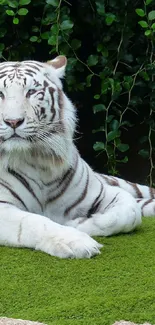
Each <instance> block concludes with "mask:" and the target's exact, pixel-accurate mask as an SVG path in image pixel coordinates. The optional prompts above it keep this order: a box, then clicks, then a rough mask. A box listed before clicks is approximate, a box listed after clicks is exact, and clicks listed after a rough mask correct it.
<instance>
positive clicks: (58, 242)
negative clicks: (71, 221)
mask: <svg viewBox="0 0 155 325" xmlns="http://www.w3.org/2000/svg"><path fill="white" fill-rule="evenodd" d="M101 247H102V245H101V244H99V243H97V242H96V241H95V240H94V239H92V238H91V237H90V236H88V235H87V234H85V233H83V232H80V231H78V230H77V229H74V228H71V227H63V229H62V228H61V229H60V230H59V231H58V232H57V233H55V235H54V236H53V235H50V234H48V235H46V236H44V238H42V240H41V242H39V243H38V244H37V245H36V249H37V250H41V251H43V252H45V253H47V254H50V255H52V256H57V257H60V258H90V257H92V256H95V255H97V254H100V250H99V249H100V248H101Z"/></svg>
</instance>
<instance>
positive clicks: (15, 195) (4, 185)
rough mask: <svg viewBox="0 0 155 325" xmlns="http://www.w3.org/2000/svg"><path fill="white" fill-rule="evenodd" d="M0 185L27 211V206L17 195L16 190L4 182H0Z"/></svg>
mask: <svg viewBox="0 0 155 325" xmlns="http://www.w3.org/2000/svg"><path fill="white" fill-rule="evenodd" d="M0 185H1V186H3V187H5V188H6V189H7V190H8V191H9V192H10V193H11V194H12V195H13V196H14V197H15V198H16V199H17V200H18V201H19V202H20V203H21V204H22V205H23V206H24V208H25V209H26V210H27V211H28V208H27V206H26V205H25V203H24V202H23V200H22V199H21V198H20V197H19V195H18V194H17V193H16V192H14V191H13V190H11V188H9V186H7V185H6V184H3V183H1V182H0Z"/></svg>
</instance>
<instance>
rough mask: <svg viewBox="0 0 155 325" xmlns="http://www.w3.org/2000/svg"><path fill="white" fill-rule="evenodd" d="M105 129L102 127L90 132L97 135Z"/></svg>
mask: <svg viewBox="0 0 155 325" xmlns="http://www.w3.org/2000/svg"><path fill="white" fill-rule="evenodd" d="M104 131H105V128H104V126H100V127H99V128H98V129H95V130H92V133H98V132H104Z"/></svg>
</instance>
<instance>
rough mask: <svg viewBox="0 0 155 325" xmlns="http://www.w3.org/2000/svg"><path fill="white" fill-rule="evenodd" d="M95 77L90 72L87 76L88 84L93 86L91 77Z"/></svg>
mask: <svg viewBox="0 0 155 325" xmlns="http://www.w3.org/2000/svg"><path fill="white" fill-rule="evenodd" d="M92 77H93V74H89V75H88V76H87V78H86V86H87V87H90V86H91V79H92Z"/></svg>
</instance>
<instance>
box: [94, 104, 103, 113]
mask: <svg viewBox="0 0 155 325" xmlns="http://www.w3.org/2000/svg"><path fill="white" fill-rule="evenodd" d="M101 111H106V107H105V105H103V104H97V105H94V106H93V112H94V114H96V113H97V112H101Z"/></svg>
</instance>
